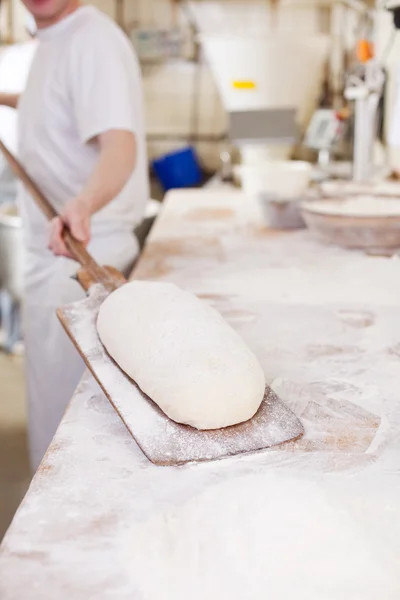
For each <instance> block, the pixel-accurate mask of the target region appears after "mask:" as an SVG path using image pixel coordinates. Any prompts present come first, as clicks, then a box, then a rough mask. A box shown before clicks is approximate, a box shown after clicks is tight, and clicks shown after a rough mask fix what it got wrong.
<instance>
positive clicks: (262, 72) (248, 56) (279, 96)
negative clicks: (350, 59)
mask: <svg viewBox="0 0 400 600" xmlns="http://www.w3.org/2000/svg"><path fill="white" fill-rule="evenodd" d="M200 41H201V42H202V44H203V47H204V51H205V55H206V58H207V60H208V62H209V64H210V67H211V69H212V71H213V74H214V79H215V81H216V84H217V86H218V88H219V92H220V95H221V98H222V102H223V104H224V107H225V109H226V110H228V111H241V110H252V109H253V110H258V109H266V108H272V109H276V108H293V107H294V108H297V109H298V122H299V124H300V126H302V127H303V126H304V125H305V124H306V123H307V122H308V120H309V119H310V117H311V115H312V113H313V111H314V109H315V106H316V103H317V100H318V96H319V93H320V89H321V85H322V81H323V76H324V65H325V62H326V59H327V56H328V51H329V41H330V40H329V36H327V35H314V36H308V37H307V36H302V37H300V36H299V37H298V38H296V37H294V36H293V34H288V33H285V34H275V35H271V36H255V37H254V36H251V37H250V36H229V35H225V36H207V35H205V36H200Z"/></svg>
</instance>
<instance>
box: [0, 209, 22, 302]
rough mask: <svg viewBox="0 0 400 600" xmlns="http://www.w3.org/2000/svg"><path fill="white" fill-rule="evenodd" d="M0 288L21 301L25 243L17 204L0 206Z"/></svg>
mask: <svg viewBox="0 0 400 600" xmlns="http://www.w3.org/2000/svg"><path fill="white" fill-rule="evenodd" d="M0 287H1V288H2V289H4V290H6V291H7V292H8V293H9V294H10V296H11V297H12V298H13V299H14V300H16V301H21V299H22V293H23V292H22V290H23V242H22V225H21V218H20V217H19V216H18V212H17V210H16V207H15V204H8V203H7V204H2V205H1V206H0Z"/></svg>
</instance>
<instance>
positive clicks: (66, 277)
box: [1, 0, 149, 469]
mask: <svg viewBox="0 0 400 600" xmlns="http://www.w3.org/2000/svg"><path fill="white" fill-rule="evenodd" d="M23 2H24V4H25V6H26V7H27V9H28V10H29V11H30V12H31V13H32V15H33V16H34V18H35V21H36V26H37V37H38V39H39V46H38V49H37V51H36V55H35V58H34V62H33V65H32V68H31V71H30V75H29V78H28V82H27V86H26V89H25V91H24V93H23V95H22V96H21V98H19V97H18V96H10V95H7V96H5V95H3V96H1V103H2V104H6V105H8V106H12V107H17V106H18V109H19V158H20V160H21V162H22V164H23V165H24V167H25V168H26V170H27V172H28V174H29V175H30V176H31V177H32V179H33V180H34V181H35V182H36V183H37V185H38V186H39V188H40V189H41V190H42V192H44V194H45V195H46V196H47V197H48V198H49V200H50V201H51V202H52V203H53V205H54V207H55V208H56V209H57V211H58V212H59V213H60V214H61V218H59V219H54V220H53V221H52V222H51V224H50V227H49V225H48V223H47V221H46V219H45V217H44V216H43V215H42V213H41V212H40V210H39V209H38V208H37V207H36V205H35V202H34V200H33V199H32V198H31V197H30V196H29V195H28V193H27V192H26V191H25V190H22V189H21V192H20V195H19V201H20V211H21V215H22V219H23V225H24V240H25V251H26V260H25V306H24V339H25V345H26V374H27V398H28V412H29V421H28V423H29V425H28V429H29V447H30V457H31V463H32V467H33V469H36V468H37V467H38V465H39V464H40V461H41V460H42V458H43V455H44V454H45V452H46V449H47V447H48V445H49V443H50V442H51V440H52V437H53V435H54V433H55V431H56V429H57V426H58V424H59V422H60V420H61V418H62V416H63V413H64V411H65V408H66V406H67V403H68V401H69V400H70V398H71V396H72V394H73V392H74V390H75V388H76V387H77V385H78V383H79V380H80V378H81V376H82V374H83V371H84V364H83V361H82V359H81V358H80V356H79V354H78V352H77V351H76V350H75V348H74V347H73V345H72V343H71V342H70V340H69V339H68V337H67V336H66V335H65V333H64V331H63V329H62V327H61V325H60V324H59V322H58V320H57V317H56V313H55V311H56V308H57V307H59V306H62V305H64V304H66V303H69V302H71V301H75V300H77V299H79V298H80V297H81V295H82V292H81V290H80V288H79V286H78V284H77V283H76V282H75V281H73V279H72V278H71V277H72V275H73V274H74V273H75V272H76V270H77V264H76V263H75V262H74V261H73V260H71V258H70V257H69V254H68V251H67V248H66V246H65V244H64V242H63V239H62V233H63V228H64V226H65V225H67V226H68V227H69V228H70V230H71V232H72V234H73V235H74V236H75V237H76V238H77V239H78V240H80V241H81V242H83V244H85V246H88V249H89V251H90V252H91V253H92V254H93V256H94V257H95V259H96V260H97V261H98V262H99V263H101V264H110V265H113V266H115V267H117V268H118V269H120V270H121V271H123V272H127V271H129V270H130V268H131V267H132V265H133V262H134V260H135V257H136V255H137V253H138V242H137V240H136V238H135V236H134V233H133V230H134V227H135V225H137V224H138V223H139V222H140V221H142V219H143V216H144V212H145V205H146V202H147V200H148V195H149V193H148V180H147V157H146V147H145V126H144V115H143V106H142V83H141V76H140V68H139V65H138V61H137V59H136V57H135V55H134V52H133V49H132V47H131V44H130V42H129V40H128V39H127V38H126V37H125V35H124V33H123V32H122V31H121V30H120V29H119V28H118V27H117V25H116V24H114V22H113V21H111V20H110V19H109V18H108V17H106V16H105V15H103V14H102V13H101V12H100V11H98V10H97V9H95V8H94V7H91V6H81V5H80V3H79V1H78V0H23Z"/></svg>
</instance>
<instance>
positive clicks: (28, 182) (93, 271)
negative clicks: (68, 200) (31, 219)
mask: <svg viewBox="0 0 400 600" xmlns="http://www.w3.org/2000/svg"><path fill="white" fill-rule="evenodd" d="M0 150H1V152H2V153H3V154H4V156H5V158H6V160H7V162H8V164H9V165H10V167H11V169H12V170H13V171H14V173H15V175H16V176H17V177H18V178H19V179H20V180H21V181H22V183H23V184H24V185H25V187H26V189H27V190H28V192H29V193H30V195H31V196H32V198H33V199H34V200H35V202H36V204H37V205H38V207H39V208H40V209H41V210H42V212H43V213H44V215H45V216H46V217H47V218H48V219H49V221H51V220H52V219H54V218H56V217H58V216H59V215H58V213H57V211H56V210H55V209H54V208H53V206H52V205H51V204H50V202H49V201H48V200H47V198H46V197H45V196H44V195H43V194H42V192H41V191H40V190H39V188H38V187H37V185H36V183H35V182H34V181H33V180H32V179H31V178H30V177H29V175H28V173H27V172H26V171H25V169H24V167H23V166H22V165H21V163H20V162H19V161H18V160H17V159H16V158H15V156H13V154H11V152H10V151H9V150H8V148H6V146H5V145H4V144H3V142H2V141H1V140H0ZM63 237H64V241H65V245H66V246H67V248H68V250H69V251H70V252H71V254H72V256H73V257H74V259H75V260H76V261H77V262H79V263H80V265H81V266H82V267H83V268H84V269H85V270H86V271H87V272H88V274H89V275H90V277H91V280H92V281H93V282H97V283H102V284H103V285H105V287H107V288H108V289H114V288H115V285H114V283H113V282H112V280H111V279H110V276H109V273H108V272H107V271H106V270H105V269H103V267H100V266H99V265H98V264H97V263H96V261H95V260H94V259H93V258H92V256H91V255H90V254H89V252H88V251H87V250H86V248H85V246H84V245H83V244H82V243H81V242H79V241H78V240H77V239H76V238H74V236H73V235H72V234H71V232H70V231H69V230H68V228H67V227H65V228H64V233H63Z"/></svg>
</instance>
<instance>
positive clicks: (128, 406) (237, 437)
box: [0, 141, 304, 466]
mask: <svg viewBox="0 0 400 600" xmlns="http://www.w3.org/2000/svg"><path fill="white" fill-rule="evenodd" d="M0 150H1V151H2V152H3V154H4V156H5V158H6V159H7V161H8V163H9V164H10V166H11V168H12V169H13V171H14V173H15V174H16V175H17V177H19V179H21V181H22V182H23V184H24V185H25V187H26V188H27V190H28V192H29V193H30V195H31V196H32V197H33V199H34V200H35V201H36V203H37V205H38V207H39V208H40V209H41V210H42V211H43V213H44V214H45V215H46V217H47V218H48V219H53V218H54V217H57V216H58V214H57V212H56V211H55V209H54V208H53V207H52V205H51V204H50V202H49V201H48V200H47V199H46V198H45V196H44V195H43V194H42V192H41V191H40V190H39V188H38V187H37V185H36V184H35V183H34V181H33V180H32V179H31V178H30V177H29V176H28V174H27V173H26V171H25V170H24V168H23V167H22V165H21V164H20V163H19V161H18V160H17V159H16V158H15V157H14V156H13V155H12V154H11V153H10V152H9V150H8V149H7V148H6V147H5V146H4V144H3V143H2V142H1V141H0ZM64 240H65V243H66V245H67V247H68V250H69V251H70V252H71V254H72V255H73V256H74V258H75V260H76V261H77V262H78V263H79V264H80V265H81V268H80V269H79V270H78V272H77V279H78V281H79V283H80V285H81V286H82V288H83V289H84V290H85V291H86V292H87V296H86V298H84V299H83V300H80V301H78V302H74V303H73V304H70V305H68V306H64V307H61V308H59V309H58V310H57V316H58V318H59V320H60V321H61V323H62V325H63V327H64V329H65V331H66V333H67V334H68V336H69V337H70V339H71V340H72V342H73V344H74V345H75V347H76V349H77V351H78V352H79V353H80V355H81V356H82V358H83V360H84V361H85V363H86V365H87V367H88V368H89V370H90V371H91V373H92V374H93V376H94V377H95V379H96V381H97V382H98V384H99V385H100V387H101V388H102V390H103V392H104V394H105V395H106V397H107V398H108V400H109V401H110V402H111V404H112V406H113V407H114V409H115V410H116V411H117V413H118V414H119V416H120V417H121V419H122V421H123V422H124V423H125V425H126V427H127V429H128V430H129V432H130V433H131V435H132V436H133V438H134V439H135V441H136V443H137V444H138V446H139V447H140V448H141V450H142V452H143V453H144V454H145V456H146V457H147V458H148V459H149V460H150V461H151V462H152V463H154V464H156V465H164V466H167V465H181V464H185V463H188V462H192V461H209V460H216V459H221V458H225V457H228V456H235V455H240V454H245V453H250V452H256V451H259V450H264V449H266V448H271V447H274V446H277V445H279V444H283V443H285V442H289V441H293V440H296V439H298V438H299V437H301V436H302V435H303V433H304V429H303V426H302V424H301V422H300V421H299V419H298V418H297V417H296V416H295V415H294V414H293V413H292V411H291V410H289V408H288V407H287V406H286V405H285V404H283V402H282V401H281V400H280V399H279V398H278V397H277V395H276V394H275V393H274V392H273V391H272V390H271V389H270V388H268V387H267V388H266V391H265V397H264V400H263V403H262V404H261V407H260V409H259V411H258V412H257V414H256V415H255V416H254V417H253V418H252V419H251V420H250V421H247V422H246V423H241V424H239V425H234V426H232V427H227V428H225V429H218V430H213V431H199V430H197V429H194V428H192V427H190V426H188V425H181V424H179V423H176V422H174V421H172V420H170V419H169V418H168V417H167V416H166V415H165V413H164V412H163V411H162V410H161V409H160V408H159V407H158V406H157V405H156V404H155V403H154V402H153V401H152V400H151V399H150V398H148V397H147V396H146V395H145V394H144V393H143V392H142V391H141V390H140V389H139V387H138V386H137V384H136V383H135V382H134V381H133V380H132V379H130V378H129V377H128V376H127V375H125V373H123V372H122V371H121V369H120V368H119V367H118V365H117V364H116V363H115V362H114V361H113V359H112V358H111V357H110V356H109V354H108V353H107V351H106V350H105V348H104V346H103V344H102V343H101V341H100V338H99V336H98V334H97V327H96V322H97V315H98V313H99V310H100V306H101V305H102V303H103V301H104V300H105V298H107V296H108V295H109V294H110V293H111V292H113V291H114V290H116V289H117V288H118V287H120V286H121V285H123V284H124V283H126V279H125V278H124V276H123V275H122V273H120V272H119V271H117V270H116V269H114V268H112V267H107V266H104V267H103V266H100V265H98V264H97V263H96V261H95V260H94V259H93V258H92V256H91V255H90V254H89V253H88V252H87V250H86V249H85V248H84V246H83V245H82V244H81V243H80V242H79V241H78V240H76V239H75V238H74V237H73V236H72V235H71V233H70V232H69V231H68V230H67V229H66V230H65V233H64ZM139 342H140V341H139ZM134 350H135V344H134V341H133V343H132V351H134ZM138 351H139V352H140V346H138Z"/></svg>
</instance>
